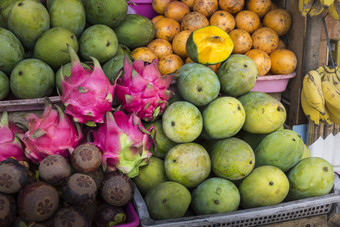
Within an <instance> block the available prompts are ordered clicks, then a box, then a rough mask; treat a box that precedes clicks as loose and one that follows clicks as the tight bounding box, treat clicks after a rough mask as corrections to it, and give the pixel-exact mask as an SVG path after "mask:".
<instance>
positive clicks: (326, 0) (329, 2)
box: [320, 0, 334, 9]
mask: <svg viewBox="0 0 340 227" xmlns="http://www.w3.org/2000/svg"><path fill="white" fill-rule="evenodd" d="M320 2H321V4H322V5H323V7H325V8H326V9H327V8H329V7H330V6H331V5H332V4H333V3H334V0H320Z"/></svg>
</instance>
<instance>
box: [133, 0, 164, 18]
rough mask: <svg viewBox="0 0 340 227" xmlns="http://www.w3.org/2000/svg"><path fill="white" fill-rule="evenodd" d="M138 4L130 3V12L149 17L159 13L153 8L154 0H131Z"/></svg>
mask: <svg viewBox="0 0 340 227" xmlns="http://www.w3.org/2000/svg"><path fill="white" fill-rule="evenodd" d="M131 1H132V2H134V3H135V4H136V5H133V4H129V7H130V9H129V11H128V13H129V14H138V15H142V16H145V17H147V18H149V19H151V18H153V17H155V16H157V15H158V13H157V12H155V11H154V10H153V8H152V0H131Z"/></svg>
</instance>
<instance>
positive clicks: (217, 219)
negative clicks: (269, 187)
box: [134, 188, 340, 227]
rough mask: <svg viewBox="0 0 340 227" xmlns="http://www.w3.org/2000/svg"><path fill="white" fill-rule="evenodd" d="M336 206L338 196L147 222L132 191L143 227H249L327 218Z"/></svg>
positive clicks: (139, 198) (140, 199) (137, 195)
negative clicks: (306, 218) (311, 218)
mask: <svg viewBox="0 0 340 227" xmlns="http://www.w3.org/2000/svg"><path fill="white" fill-rule="evenodd" d="M338 202H340V194H339V193H338V192H336V193H334V192H332V193H330V194H328V195H324V196H319V197H313V198H308V199H303V200H296V201H292V202H285V203H281V204H278V205H274V206H268V207H259V208H253V209H246V210H238V211H233V212H228V213H222V214H213V215H200V216H190V217H184V218H178V219H168V220H161V221H157V220H153V219H151V218H150V215H149V213H148V210H147V207H146V204H145V202H144V200H143V197H142V195H141V194H140V192H139V191H138V189H137V188H135V195H134V203H135V206H136V209H137V212H138V214H139V218H140V221H141V225H142V226H144V227H149V226H150V227H174V226H200V227H203V226H207V227H220V226H225V227H250V226H258V225H265V224H271V223H277V222H282V221H288V220H294V219H299V218H304V217H311V216H316V215H322V214H329V213H331V212H332V210H334V209H335V205H336V203H338Z"/></svg>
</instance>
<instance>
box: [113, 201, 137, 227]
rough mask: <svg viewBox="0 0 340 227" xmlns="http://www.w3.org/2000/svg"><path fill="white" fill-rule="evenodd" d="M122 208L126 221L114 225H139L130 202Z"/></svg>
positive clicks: (117, 226) (122, 226)
mask: <svg viewBox="0 0 340 227" xmlns="http://www.w3.org/2000/svg"><path fill="white" fill-rule="evenodd" d="M123 209H124V211H125V213H126V223H125V224H122V225H116V227H137V226H138V225H139V217H138V214H137V212H136V210H135V207H134V206H133V204H132V203H131V202H130V203H128V204H127V205H126V206H124V207H123Z"/></svg>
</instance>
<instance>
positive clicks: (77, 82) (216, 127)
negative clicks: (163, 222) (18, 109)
mask: <svg viewBox="0 0 340 227" xmlns="http://www.w3.org/2000/svg"><path fill="white" fill-rule="evenodd" d="M112 1H114V4H113V2H112ZM199 1H201V0H199ZM183 2H189V1H183ZM195 2H196V1H194V5H193V6H192V8H193V10H194V11H193V12H190V10H189V11H186V12H187V14H185V15H183V18H182V21H181V25H182V24H183V26H184V27H186V26H187V27H186V28H188V29H189V28H192V26H193V25H192V24H193V23H195V22H197V21H198V22H200V20H195V19H193V18H201V19H202V18H203V21H204V18H205V19H206V20H208V19H207V16H208V15H205V13H206V12H205V11H207V12H209V15H211V16H212V15H213V14H214V13H215V12H217V8H218V4H217V5H216V4H213V6H214V10H213V12H210V10H208V9H209V7H211V6H212V5H210V4H208V5H205V4H203V5H201V4H200V6H195ZM206 2H208V1H203V3H206ZM220 2H222V1H220ZM227 2H228V1H227ZM238 2H241V1H238ZM249 2H252V1H251V0H250V1H249ZM249 2H247V3H248V5H249ZM4 3H5V4H7V5H6V7H4V8H6V9H7V11H3V12H2V13H5V12H7V13H8V11H9V13H8V14H7V16H6V17H5V19H6V20H5V21H7V22H6V23H5V26H8V29H9V30H7V29H4V28H0V34H5V35H3V36H1V35H0V39H1V40H3V41H4V42H0V45H2V44H4V43H5V46H4V48H5V47H6V48H7V49H5V50H6V51H5V53H6V54H7V55H4V56H0V67H1V69H2V70H4V72H5V73H6V74H7V75H10V84H11V85H10V87H11V90H12V93H13V94H14V95H15V96H16V97H18V98H31V97H44V96H48V95H49V94H51V92H52V90H54V88H53V87H54V81H56V84H57V86H56V87H57V90H58V93H59V96H60V99H61V102H62V104H61V105H59V106H58V105H55V106H52V105H51V104H50V103H49V101H48V99H46V106H45V110H44V112H43V113H42V115H41V116H37V115H35V114H33V113H29V114H27V115H26V124H25V125H24V126H23V127H22V128H19V127H18V126H17V125H16V124H14V123H13V122H8V116H7V113H6V112H3V113H2V118H1V121H0V132H1V134H2V135H3V136H2V137H1V139H0V161H1V163H0V202H1V201H3V202H1V203H0V205H1V204H8V206H0V209H1V210H2V209H4V210H5V212H1V213H0V223H1V224H3V223H4V224H3V225H5V226H6V225H10V223H12V222H13V221H14V219H16V221H18V222H20V221H24V222H26V223H27V224H29V225H32V226H34V225H40V224H45V225H47V226H49V225H53V226H66V225H67V226H87V225H88V226H91V225H96V226H105V225H108V226H112V225H114V224H118V223H121V222H123V221H124V220H125V219H126V216H128V215H129V213H127V214H124V213H123V210H122V209H121V208H119V207H121V206H124V208H126V205H127V204H128V203H129V202H130V201H131V199H132V196H133V192H134V189H133V186H134V185H133V183H132V182H134V183H135V184H136V185H137V187H138V189H139V190H140V191H141V192H142V194H143V195H144V196H145V197H144V198H145V202H146V204H147V207H148V210H149V212H150V215H151V217H152V218H154V219H168V218H177V217H182V216H184V215H185V213H187V215H200V214H210V213H221V212H228V211H233V210H236V209H246V208H251V207H259V206H267V205H273V204H278V203H280V202H282V201H290V200H295V199H301V198H307V197H312V196H319V195H324V194H327V193H329V192H330V190H331V188H332V186H333V181H334V174H333V168H332V166H331V165H330V164H329V163H328V162H327V161H325V160H323V159H320V158H313V157H310V153H308V148H307V147H306V146H305V144H304V143H303V141H302V139H301V138H300V137H299V135H298V134H297V133H295V132H294V131H292V130H288V129H283V124H284V122H285V120H286V110H285V108H284V106H283V105H282V103H281V102H280V101H278V100H276V99H274V98H273V97H272V96H270V95H268V94H265V93H262V92H251V91H250V90H251V89H252V88H253V86H254V85H255V83H256V78H257V76H258V75H259V71H258V65H257V64H256V61H254V60H252V58H250V57H248V56H246V55H243V54H232V51H233V50H234V49H235V48H234V47H235V46H236V45H237V44H236V43H237V41H236V40H235V41H234V40H233V39H232V38H231V37H230V36H229V35H228V34H227V32H226V31H225V30H224V29H222V28H220V27H218V26H213V25H210V24H209V23H208V24H206V25H209V26H203V27H197V29H193V30H190V29H189V30H190V31H189V32H190V34H189V32H187V31H185V30H186V29H182V30H183V31H179V27H178V26H179V22H178V21H177V20H176V19H172V18H170V17H164V18H162V16H161V17H158V19H159V21H158V22H155V18H154V19H153V21H151V20H149V19H148V18H146V17H143V16H140V15H133V14H132V15H127V8H128V6H127V3H126V1H125V0H86V1H80V0H51V1H47V2H46V8H45V7H44V6H43V5H42V4H41V3H40V2H39V1H37V0H17V1H2V2H1V4H4ZM171 3H174V2H171ZM178 3H182V2H176V4H177V5H178ZM169 4H170V3H169ZM167 5H168V3H167ZM180 5H182V6H183V4H180ZM250 5H251V4H250ZM269 5H270V4H269ZM205 6H206V7H205ZM164 7H165V6H164ZM220 7H221V6H220ZM248 7H250V6H248ZM155 8H156V6H155ZM189 8H190V7H189ZM221 8H222V7H221ZM242 9H243V5H242V7H241V8H240V9H239V11H240V12H239V13H242V12H244V11H241V10H242ZM255 9H256V7H255ZM164 10H165V9H164ZM201 10H203V11H201ZM268 10H269V9H268ZM76 11H79V12H80V13H79V14H76V13H75V12H76ZM198 11H200V12H198ZM245 11H247V10H245ZM248 11H249V12H252V11H251V10H248ZM248 11H247V12H246V15H248V13H249V12H248ZM60 12H64V13H60ZM67 12H68V13H67ZM164 12H167V13H166V15H168V16H169V15H172V13H171V12H172V11H171V10H168V11H164ZM250 14H252V13H250ZM255 14H256V13H255ZM268 14H269V13H268ZM268 14H266V15H268ZM65 15H66V17H64V16H65ZM176 15H177V13H176ZM237 15H238V14H237ZM253 15H254V14H253ZM256 15H257V14H256ZM38 16H40V17H38ZM78 16H79V18H78ZM192 16H193V17H192ZM202 16H203V17H202ZM22 17H27V19H25V20H23V19H22ZM186 17H188V18H191V19H187V20H186V23H184V21H185V18H186ZM257 17H259V16H257ZM34 18H40V19H39V22H40V23H38V24H37V23H36V19H34ZM32 21H34V23H33V22H32ZM174 21H175V22H176V23H177V24H176V23H174ZM242 21H243V20H242ZM50 22H51V23H50ZM71 22H74V23H71ZM85 22H87V23H88V24H89V25H86V24H85ZM153 22H154V23H153ZM163 22H164V23H163ZM168 23H169V24H168ZM50 24H51V25H52V28H50ZM236 24H237V20H236ZM90 25H91V26H90ZM248 25H249V24H248ZM87 26H88V27H87ZM200 26H201V25H200ZM258 26H259V25H256V28H257V30H256V28H255V29H254V33H253V35H254V34H255V32H256V31H258V30H259V29H261V28H258ZM180 27H182V26H180ZM236 27H237V25H236ZM24 28H25V29H24ZM264 28H265V29H266V30H268V29H270V30H273V29H271V28H267V27H264ZM174 31H175V33H176V34H175V33H174ZM232 31H234V30H232ZM232 31H231V32H232ZM261 31H262V30H261ZM273 31H274V30H273ZM181 32H182V34H185V35H183V37H180V38H178V39H179V40H177V41H178V44H180V45H179V46H177V45H176V43H177V42H175V40H176V36H177V35H178V34H181ZM274 33H275V34H276V32H275V31H274ZM274 33H273V34H274ZM261 34H262V32H260V34H259V37H261V36H262V35H263V34H262V35H261ZM264 34H266V32H264ZM155 37H156V38H157V39H155V40H154V38H155ZM256 37H257V36H256ZM263 37H266V36H263ZM263 37H262V38H263ZM275 37H276V38H275V39H274V42H275V43H274V46H275V48H274V47H273V49H272V51H273V52H272V53H271V55H272V54H273V53H275V51H277V52H282V50H281V49H279V50H274V49H276V47H277V45H278V42H279V41H278V40H279V39H278V35H277V34H276V36H275ZM262 38H259V40H262ZM168 39H170V40H168ZM78 40H79V43H78ZM171 40H172V44H170V41H171ZM262 41H263V40H262ZM152 42H154V43H152ZM165 43H166V44H167V46H168V47H169V48H164V47H165V45H163V44H165ZM174 43H175V45H174ZM7 44H9V45H7ZM10 44H12V45H10ZM161 44H162V45H161ZM184 44H185V45H184ZM265 44H267V43H266V42H265ZM22 45H23V46H24V48H25V51H26V52H25V54H26V55H27V56H28V59H26V60H23V54H24V51H23V50H24V49H23V46H22ZM146 46H148V47H146ZM175 46H176V47H175ZM241 46H242V45H241ZM251 46H253V44H252V45H251ZM184 47H185V49H183V48H184ZM176 48H178V49H176ZM261 48H262V47H261ZM130 49H131V50H132V52H131V55H130V56H129V54H130ZM171 49H172V50H171ZM152 50H153V51H154V52H155V53H154V52H153V51H152ZM155 50H157V51H155ZM169 50H171V51H174V52H175V53H176V52H177V50H182V53H183V56H180V55H178V56H177V55H175V54H169V55H165V56H164V57H161V58H159V56H158V54H159V53H165V52H166V53H169ZM188 50H189V51H188ZM221 50H222V51H221ZM184 51H185V53H184ZM287 51H288V50H287ZM146 52H147V54H145V53H146ZM263 52H264V53H265V51H263ZM1 53H3V52H1ZM77 53H78V54H79V56H78V54H77ZM150 53H151V54H150ZM156 53H157V54H156ZM32 54H33V56H34V58H32ZM184 54H187V55H188V56H190V59H192V60H193V61H195V62H191V63H186V64H184V63H183V59H182V58H187V57H186V56H184ZM266 54H267V53H266ZM5 56H7V57H5ZM145 56H149V57H150V56H151V57H150V58H149V59H147V58H146V57H145ZM154 56H156V57H154ZM166 56H172V57H171V58H170V59H166V60H164V61H163V60H162V59H163V58H165V57H166ZM176 56H177V57H176ZM290 56H291V55H290ZM294 57H295V55H294ZM154 58H156V59H154ZM157 58H159V61H158V60H157ZM173 59H178V60H180V61H179V62H180V64H176V67H173V65H172V62H173ZM282 59H283V58H282ZM81 60H82V61H86V62H85V63H86V64H85V63H83V62H81ZM181 61H182V62H181ZM162 62H163V63H162ZM201 63H204V64H201ZM162 64H163V65H162ZM205 64H207V65H215V66H216V68H214V70H213V69H211V68H210V67H211V66H210V67H209V66H207V65H205ZM271 65H275V64H273V62H271ZM292 65H295V66H296V60H295V62H294V61H293V64H292ZM281 66H282V65H281ZM295 66H294V67H293V68H294V69H295ZM60 67H61V68H60ZM217 67H218V70H217ZM286 68H289V67H288V66H285V67H284V69H286ZM291 69H292V68H291ZM294 69H293V70H294ZM55 71H56V73H55ZM216 71H217V73H216ZM173 72H177V73H176V74H173ZM55 74H56V75H57V76H55ZM7 75H5V77H7ZM45 82H46V83H47V84H45ZM40 85H41V87H40ZM37 94H38V95H37ZM151 156H153V157H151ZM13 158H14V159H13ZM311 170H313V171H311ZM189 206H190V209H191V210H192V212H191V214H190V209H189ZM1 207H3V208H1ZM124 211H125V210H124ZM84 214H85V215H84ZM51 223H52V224H51ZM66 223H67V224H66Z"/></svg>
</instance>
